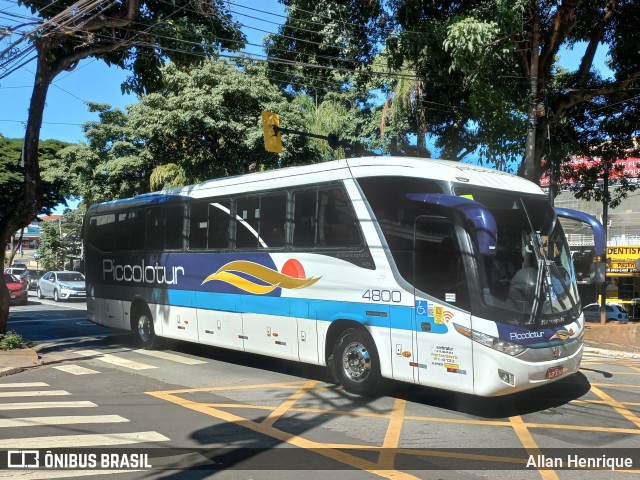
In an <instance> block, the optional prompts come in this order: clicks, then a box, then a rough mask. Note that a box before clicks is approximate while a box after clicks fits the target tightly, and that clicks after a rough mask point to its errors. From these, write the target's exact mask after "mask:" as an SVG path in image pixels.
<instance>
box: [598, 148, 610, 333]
mask: <svg viewBox="0 0 640 480" xmlns="http://www.w3.org/2000/svg"><path fill="white" fill-rule="evenodd" d="M602 161H604V175H603V179H602V180H603V192H604V196H603V198H602V226H603V227H604V256H603V258H602V261H603V262H604V272H605V281H604V282H602V285H601V287H600V288H601V290H600V292H601V293H600V323H602V324H605V323H607V282H606V279H607V277H606V275H607V241H608V239H609V225H608V223H609V159H608V157H607V156H605V155H603V156H602Z"/></svg>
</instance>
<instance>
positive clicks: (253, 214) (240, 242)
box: [235, 197, 260, 248]
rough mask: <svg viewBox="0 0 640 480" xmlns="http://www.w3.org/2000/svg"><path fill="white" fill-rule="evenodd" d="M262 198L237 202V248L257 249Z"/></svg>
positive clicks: (251, 198)
mask: <svg viewBox="0 0 640 480" xmlns="http://www.w3.org/2000/svg"><path fill="white" fill-rule="evenodd" d="M259 221H260V198H255V197H245V198H239V199H237V200H236V217H235V227H236V248H257V247H258V236H259V233H258V232H259V230H260V225H259Z"/></svg>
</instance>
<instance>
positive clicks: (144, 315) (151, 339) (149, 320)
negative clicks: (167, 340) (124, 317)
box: [133, 310, 160, 350]
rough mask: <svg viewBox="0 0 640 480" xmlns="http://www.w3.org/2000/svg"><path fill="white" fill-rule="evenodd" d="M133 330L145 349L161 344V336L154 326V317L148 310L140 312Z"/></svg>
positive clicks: (151, 348)
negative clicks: (157, 333)
mask: <svg viewBox="0 0 640 480" xmlns="http://www.w3.org/2000/svg"><path fill="white" fill-rule="evenodd" d="M133 332H134V335H135V337H136V340H137V342H138V344H139V345H140V346H141V347H142V348H144V349H145V350H153V349H154V348H158V347H159V346H160V337H158V336H157V335H156V332H155V329H154V328H153V317H152V316H151V312H149V311H148V310H146V311H142V312H140V313H138V315H137V317H136V318H135V321H134V324H133Z"/></svg>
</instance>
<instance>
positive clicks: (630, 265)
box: [607, 246, 640, 276]
mask: <svg viewBox="0 0 640 480" xmlns="http://www.w3.org/2000/svg"><path fill="white" fill-rule="evenodd" d="M639 258H640V246H618V247H607V274H611V275H616V276H632V275H638V274H639V273H640V272H638V269H637V268H636V262H637V260H638V259H639Z"/></svg>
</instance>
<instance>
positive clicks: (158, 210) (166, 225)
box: [145, 205, 184, 250]
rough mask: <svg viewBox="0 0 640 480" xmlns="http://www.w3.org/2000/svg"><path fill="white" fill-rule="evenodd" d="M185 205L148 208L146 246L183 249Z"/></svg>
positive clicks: (162, 248)
mask: <svg viewBox="0 0 640 480" xmlns="http://www.w3.org/2000/svg"><path fill="white" fill-rule="evenodd" d="M183 218H184V206H183V205H172V206H160V207H153V208H150V209H148V210H147V221H146V232H145V235H146V246H147V249H149V250H165V249H166V250H181V249H182V243H183V242H182V240H183V232H182V224H183Z"/></svg>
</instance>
